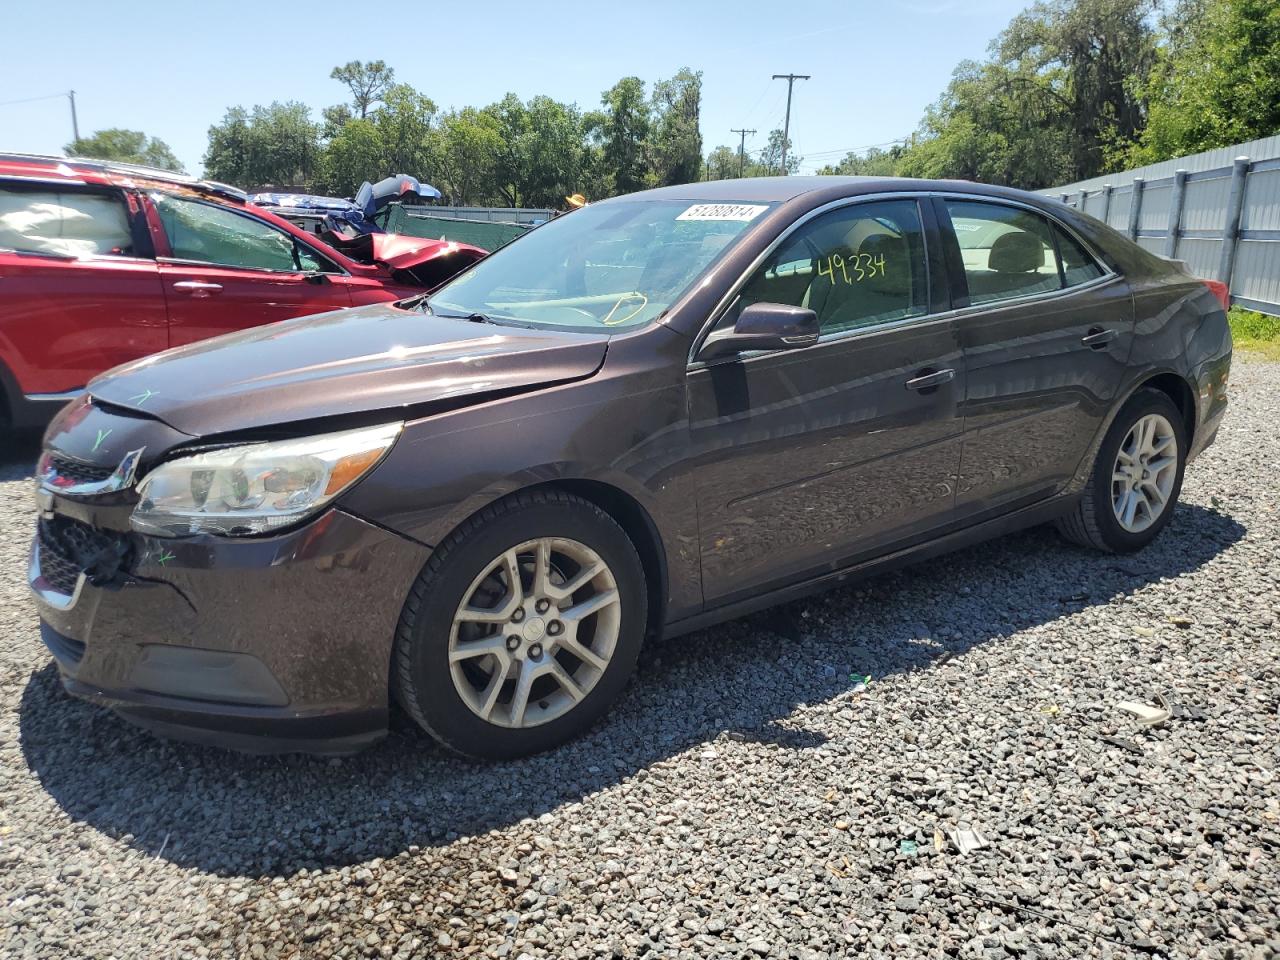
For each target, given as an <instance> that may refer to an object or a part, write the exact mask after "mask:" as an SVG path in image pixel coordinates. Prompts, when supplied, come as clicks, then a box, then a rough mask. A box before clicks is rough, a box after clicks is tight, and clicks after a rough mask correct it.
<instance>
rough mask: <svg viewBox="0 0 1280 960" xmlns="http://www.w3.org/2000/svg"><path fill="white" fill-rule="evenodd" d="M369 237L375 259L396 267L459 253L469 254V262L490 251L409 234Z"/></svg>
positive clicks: (402, 267)
mask: <svg viewBox="0 0 1280 960" xmlns="http://www.w3.org/2000/svg"><path fill="white" fill-rule="evenodd" d="M369 240H370V241H371V243H372V245H373V261H374V262H375V263H385V264H386V265H387V266H388V267H391V268H392V269H394V270H404V269H406V268H408V267H415V266H417V265H418V264H420V263H427V262H428V261H430V260H434V259H436V258H437V257H449V256H453V255H454V254H457V253H459V252H461V253H465V254H468V255H469V258H468V260H467V262H468V263H470V262H471V261H473V260H479V259H480V258H481V257H483V256H486V253H487V252H486V251H484V250H481V249H480V248H479V247H473V246H471V244H469V243H457V242H455V241H453V240H429V239H426V238H424V237H407V236H405V235H404V234H400V233H373V234H370V235H369Z"/></svg>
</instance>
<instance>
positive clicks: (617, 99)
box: [600, 77, 657, 193]
mask: <svg viewBox="0 0 1280 960" xmlns="http://www.w3.org/2000/svg"><path fill="white" fill-rule="evenodd" d="M600 99H601V103H602V105H603V106H604V120H603V123H602V124H601V127H600V139H601V144H602V155H603V161H604V166H605V168H606V169H607V170H608V171H609V175H610V179H611V190H610V192H612V193H631V192H632V191H634V190H643V189H644V188H645V187H650V186H654V185H655V182H654V181H656V180H657V177H656V176H655V177H652V178H650V177H649V164H648V157H647V156H646V154H647V151H648V143H649V131H650V124H651V122H652V115H651V109H650V105H649V101H648V100H647V99H646V98H645V95H644V81H643V80H641V79H640V78H639V77H624V78H623V79H621V80H619V81H618V82H617V83H615V84H614V85H613V86H612V87H610V88H609V89H608V90H606V91H605V92H604V93H603V94H601V97H600Z"/></svg>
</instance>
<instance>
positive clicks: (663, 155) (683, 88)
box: [651, 67, 702, 184]
mask: <svg viewBox="0 0 1280 960" xmlns="http://www.w3.org/2000/svg"><path fill="white" fill-rule="evenodd" d="M701 107H702V72H701V71H698V72H694V71H693V70H690V69H689V68H688V67H684V68H683V69H681V70H679V71H678V72H677V73H676V75H675V76H674V77H672V78H671V79H670V80H659V81H658V82H657V83H655V84H654V85H653V98H652V107H651V110H652V115H653V133H652V138H653V163H654V176H655V179H656V180H657V182H658V183H660V184H675V183H689V182H690V181H692V180H699V179H701V176H702V132H701V129H700V127H699V122H698V121H699V112H700V110H701Z"/></svg>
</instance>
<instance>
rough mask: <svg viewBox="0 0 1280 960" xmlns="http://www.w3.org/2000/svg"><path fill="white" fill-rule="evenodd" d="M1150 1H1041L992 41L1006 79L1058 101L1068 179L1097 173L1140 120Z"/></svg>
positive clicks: (1131, 137)
mask: <svg viewBox="0 0 1280 960" xmlns="http://www.w3.org/2000/svg"><path fill="white" fill-rule="evenodd" d="M1156 3H1157V0H1041V2H1039V3H1036V4H1035V5H1034V6H1032V7H1031V8H1030V9H1028V10H1026V11H1024V12H1023V13H1020V14H1019V15H1018V16H1016V17H1014V18H1013V20H1012V21H1010V23H1009V26H1008V27H1007V28H1005V30H1004V32H1003V33H1002V34H1001V35H1000V36H999V37H998V38H997V39H996V43H995V45H994V47H995V52H996V54H997V62H998V63H1000V64H1001V65H1003V66H1004V67H1005V68H1006V69H1007V71H1008V72H1009V82H1010V83H1016V84H1022V85H1024V86H1025V88H1026V93H1027V95H1028V96H1041V97H1044V98H1045V99H1047V100H1056V101H1057V109H1056V111H1055V112H1056V113H1057V114H1058V115H1059V116H1061V117H1062V121H1063V122H1064V123H1065V124H1066V125H1067V129H1068V130H1070V131H1071V136H1070V137H1069V138H1068V143H1067V147H1068V156H1069V157H1070V160H1071V167H1072V170H1071V178H1072V179H1080V180H1083V179H1086V178H1088V177H1092V176H1096V175H1097V174H1099V173H1101V172H1103V170H1104V169H1105V165H1106V156H1107V154H1108V152H1114V151H1116V150H1117V149H1123V148H1124V147H1125V146H1127V145H1128V144H1130V143H1133V142H1134V141H1135V140H1136V139H1137V137H1138V135H1139V134H1140V133H1141V131H1142V128H1143V126H1144V124H1145V123H1146V102H1145V98H1144V97H1143V96H1142V94H1141V86H1142V82H1143V81H1144V80H1145V78H1146V77H1147V75H1148V74H1149V73H1150V71H1151V68H1152V66H1153V64H1154V63H1155V57H1156V42H1155V31H1154V30H1153V28H1152V25H1151V22H1150V19H1151V15H1152V14H1153V13H1154V11H1155V8H1156ZM1135 79H1136V80H1137V81H1138V82H1137V83H1135V82H1134V81H1135ZM1043 185H1045V184H1041V186H1043Z"/></svg>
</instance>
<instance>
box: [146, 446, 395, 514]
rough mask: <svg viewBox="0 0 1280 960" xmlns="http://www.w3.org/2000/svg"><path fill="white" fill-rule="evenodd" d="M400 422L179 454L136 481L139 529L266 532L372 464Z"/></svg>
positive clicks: (321, 501)
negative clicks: (205, 451) (191, 454)
mask: <svg viewBox="0 0 1280 960" xmlns="http://www.w3.org/2000/svg"><path fill="white" fill-rule="evenodd" d="M402 426H403V424H400V423H394V424H385V425H382V426H377V427H367V428H362V429H359V430H344V431H342V432H340V433H326V434H321V435H320V436H315V437H303V438H300V439H296V440H278V441H273V442H270V443H255V444H249V445H246V446H239V447H227V448H226V449H223V450H211V451H209V452H207V453H198V454H195V455H194V456H189V457H178V458H176V459H174V460H170V461H168V462H167V463H162V464H161V465H160V466H158V467H156V468H155V469H154V470H152V471H151V472H150V473H149V474H147V475H146V477H144V478H143V480H142V482H141V483H140V484H138V498H139V499H138V505H137V506H136V507H134V510H133V516H132V517H131V518H130V522H131V523H132V525H133V528H134V529H135V530H137V531H139V532H140V533H148V534H151V535H152V536H160V537H183V536H188V535H190V534H196V533H213V534H219V535H221V536H235V537H240V536H252V535H254V534H261V533H270V532H271V531H273V530H276V529H278V528H280V527H285V526H288V525H289V524H292V523H297V522H298V521H299V520H301V519H303V518H304V517H306V516H308V515H310V514H312V513H315V512H316V511H318V510H319V509H320V508H322V507H323V506H324V505H325V504H327V503H329V502H330V501H331V500H333V498H334V497H336V496H337V495H338V494H340V493H341V492H342V491H343V490H346V489H347V488H348V487H350V486H351V485H352V484H353V483H355V482H356V481H357V480H359V479H360V478H361V477H363V476H364V475H365V474H366V473H368V472H369V471H370V470H372V469H373V468H374V466H376V465H377V463H378V462H379V461H380V460H381V459H382V458H383V457H384V456H385V455H386V453H387V451H388V450H390V449H391V445H392V444H393V443H395V441H396V437H398V436H399V435H400V428H401V427H402Z"/></svg>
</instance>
